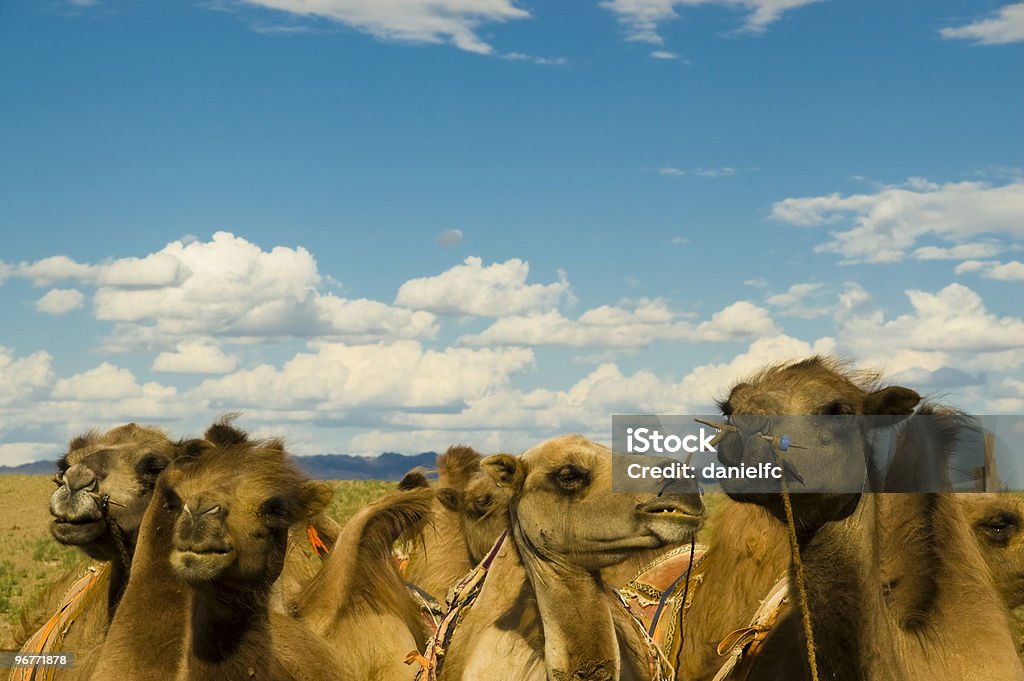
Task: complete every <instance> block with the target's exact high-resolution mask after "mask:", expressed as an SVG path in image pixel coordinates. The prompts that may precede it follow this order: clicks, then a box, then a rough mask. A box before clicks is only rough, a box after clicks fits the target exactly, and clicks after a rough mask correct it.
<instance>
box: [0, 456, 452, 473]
mask: <svg viewBox="0 0 1024 681" xmlns="http://www.w3.org/2000/svg"><path fill="white" fill-rule="evenodd" d="M295 461H296V463H298V464H299V467H300V468H302V469H303V470H304V471H305V472H306V474H307V475H309V476H310V477H312V478H316V479H318V480H401V479H402V476H403V475H405V474H406V473H408V472H409V470H410V469H412V468H415V467H416V466H423V467H425V468H433V467H434V464H435V462H436V461H437V454H436V453H435V452H423V453H422V454H411V455H406V454H396V453H395V452H384V453H383V454H381V455H380V456H351V455H349V454H320V455H318V456H297V457H295ZM55 470H57V462H56V461H33V462H32V463H25V464H22V465H20V466H0V475H2V474H4V473H20V474H22V475H37V474H41V475H49V474H51V473H53V472H54V471H55Z"/></svg>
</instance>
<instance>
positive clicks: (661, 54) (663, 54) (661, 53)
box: [651, 50, 679, 59]
mask: <svg viewBox="0 0 1024 681" xmlns="http://www.w3.org/2000/svg"><path fill="white" fill-rule="evenodd" d="M651 56H652V57H654V58H655V59H679V53H678V52H669V51H668V50H654V51H653V52H651Z"/></svg>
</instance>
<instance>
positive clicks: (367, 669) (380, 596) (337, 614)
mask: <svg viewBox="0 0 1024 681" xmlns="http://www.w3.org/2000/svg"><path fill="white" fill-rule="evenodd" d="M433 500H434V494H433V492H432V491H431V490H429V489H420V488H417V489H408V490H399V491H397V492H394V493H392V494H389V495H386V496H384V497H381V498H380V499H377V500H376V501H374V502H372V503H370V504H368V505H367V506H365V507H363V508H362V509H360V510H359V512H358V513H356V514H355V515H354V516H352V518H350V519H349V521H348V522H347V523H345V525H344V526H343V527H342V531H341V535H340V536H339V537H338V541H337V543H336V544H335V546H334V548H333V549H332V551H331V554H330V557H329V558H328V559H327V561H326V562H325V563H324V566H323V569H321V570H320V572H319V573H318V574H317V575H316V577H314V578H313V580H312V581H311V582H310V583H309V585H308V586H307V587H306V588H305V589H304V590H303V592H302V593H301V594H299V596H297V597H296V598H295V599H294V601H293V602H292V603H291V612H292V613H293V614H294V615H295V616H296V617H297V618H298V619H299V620H300V621H302V622H303V623H304V624H305V625H306V626H307V627H309V629H310V630H311V631H312V632H313V633H314V634H315V635H317V636H319V637H322V638H323V639H324V640H326V641H328V642H329V643H330V644H331V645H332V646H333V647H334V648H335V649H337V650H342V651H344V657H345V667H346V669H348V670H351V671H352V672H353V673H354V676H353V678H358V679H360V681H401V679H412V678H413V676H414V670H413V669H412V668H411V667H409V666H408V665H407V664H405V661H404V660H405V657H406V655H407V654H408V653H410V652H412V651H415V650H422V649H423V648H424V646H425V644H426V640H427V638H428V637H429V635H430V631H431V628H432V625H431V623H429V622H428V619H429V616H428V615H425V614H424V613H423V611H422V609H421V603H420V602H418V601H417V600H416V599H414V597H413V596H412V594H411V593H410V591H409V589H408V588H407V587H406V584H405V582H404V581H403V578H402V575H400V574H399V572H398V567H397V565H396V563H395V561H394V559H393V556H392V547H393V546H394V544H395V542H396V541H399V540H402V539H407V538H408V537H411V536H415V535H416V534H417V533H419V532H420V531H421V530H422V527H423V525H424V524H425V523H426V522H427V521H428V520H429V519H430V517H431V513H432V511H433V509H432V502H433Z"/></svg>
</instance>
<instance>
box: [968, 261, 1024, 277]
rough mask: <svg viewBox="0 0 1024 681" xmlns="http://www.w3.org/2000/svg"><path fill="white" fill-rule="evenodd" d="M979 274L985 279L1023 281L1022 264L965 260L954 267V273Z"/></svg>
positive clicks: (1023, 270) (1016, 262)
mask: <svg viewBox="0 0 1024 681" xmlns="http://www.w3.org/2000/svg"><path fill="white" fill-rule="evenodd" d="M964 272H980V273H981V276H983V277H985V278H986V279H998V280H1000V281H1024V263H1022V262H1020V261H1019V260H1011V261H1010V262H1007V263H1002V262H999V261H997V260H987V261H985V260H967V261H966V262H962V263H960V264H959V265H957V266H956V273H957V274H963V273H964Z"/></svg>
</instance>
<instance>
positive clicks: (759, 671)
mask: <svg viewBox="0 0 1024 681" xmlns="http://www.w3.org/2000/svg"><path fill="white" fill-rule="evenodd" d="M918 399H919V398H917V395H916V393H914V392H913V391H911V390H908V389H906V388H884V387H880V386H879V385H878V378H877V376H876V375H873V374H869V373H861V372H853V371H850V370H849V369H848V367H847V366H846V365H844V364H842V363H841V362H838V361H837V360H834V359H831V358H821V357H813V358H810V359H808V360H803V361H801V362H795V363H787V364H783V365H778V366H774V367H770V368H768V369H766V370H764V371H762V372H760V373H759V374H757V375H756V376H754V377H753V378H751V379H748V380H747V381H744V382H742V383H740V384H738V385H737V386H736V387H735V388H734V389H733V391H732V392H731V393H730V396H729V398H728V399H727V400H725V401H724V402H723V403H722V406H723V411H725V413H726V414H730V415H731V421H732V422H733V423H740V422H741V421H742V419H738V418H737V417H742V416H743V415H756V416H759V417H761V420H763V418H764V417H767V418H769V423H770V424H773V423H774V419H775V418H776V417H775V416H773V415H797V414H829V415H831V414H834V413H836V412H837V411H838V412H840V413H843V414H853V415H862V414H880V415H883V416H887V417H891V418H890V422H891V421H896V420H898V419H900V418H906V416H907V415H909V414H910V413H911V412H912V410H913V407H914V406H915V404H916V403H917V401H918ZM836 405H838V406H839V407H841V409H837V408H835V407H836ZM911 418H912V417H911ZM755 421H756V419H755ZM913 427H914V426H913V425H910V426H907V429H908V432H911V433H912V432H913V431H912V429H913ZM828 434H829V436H832V435H833V434H832V433H831V432H829V433H828ZM740 436H741V437H743V435H742V434H741V435H740ZM836 436H840V437H842V436H841V435H838V433H837V434H836ZM745 437H750V436H749V435H747V436H745ZM854 439H855V438H850V439H849V441H850V442H853V441H854ZM940 440H942V438H940ZM724 443H725V440H723V447H720V448H719V456H720V457H722V451H723V448H724ZM932 444H934V443H932ZM940 444H944V440H943V442H940ZM901 446H902V447H904V450H903V452H902V454H899V453H898V454H897V457H899V456H904V457H910V458H907V459H905V461H906V462H909V464H910V465H912V466H914V467H915V468H914V470H915V471H919V472H922V473H924V474H925V475H934V474H935V473H936V471H940V470H941V469H942V467H943V466H944V465H945V463H946V462H945V456H946V455H947V453H948V452H947V451H945V447H944V446H943V447H940V448H939V451H935V450H934V448H933V447H929V443H928V441H925V442H923V443H922V442H920V441H917V440H915V439H904V440H903V444H902V445H901ZM753 451H757V450H756V449H755V450H753ZM835 455H836V456H839V457H846V458H845V459H842V458H841V459H837V461H838V462H840V463H839V465H840V467H847V468H848V467H857V466H860V467H861V470H862V471H863V472H864V475H865V478H866V477H867V462H866V461H865V460H864V456H865V452H864V450H863V449H862V448H857V449H853V448H850V449H840V450H838V451H837V452H836V454H835ZM792 456H793V458H795V457H796V454H793V455H792ZM805 474H806V473H805ZM727 490H728V488H727ZM730 494H733V492H731V491H730ZM792 496H793V507H794V511H795V512H796V513H797V516H798V517H797V530H798V536H799V539H800V549H801V555H802V560H803V564H804V567H805V572H806V586H807V593H808V599H807V602H806V604H804V605H806V607H807V608H808V610H809V613H810V619H811V622H812V625H813V630H814V636H815V640H816V644H817V645H816V652H817V663H818V668H819V671H820V672H821V678H827V679H836V680H838V681H881V680H885V681H889V680H893V681H895V680H896V679H900V680H901V681H902V680H904V679H907V680H910V681H925V680H926V679H927V680H930V679H938V678H941V679H963V680H967V679H971V680H974V679H977V680H979V681H980V680H981V679H986V680H994V679H1007V680H1009V679H1014V680H1018V679H1021V678H1024V667H1022V666H1021V664H1020V661H1019V660H1018V659H1017V657H1016V655H1015V651H1014V647H1013V642H1012V640H1011V638H1010V635H1009V628H1008V623H1007V621H1006V619H1005V618H1004V617H1003V614H1002V613H1003V609H1002V607H1001V604H1000V603H999V600H998V596H997V592H996V588H995V586H994V585H993V583H992V578H991V575H990V573H989V570H988V568H987V566H986V565H985V563H984V561H983V560H982V558H981V554H980V551H979V549H978V546H977V544H976V542H975V541H974V540H973V538H972V536H971V533H970V530H969V527H968V525H967V523H966V521H965V519H964V516H963V512H962V509H961V506H960V504H959V503H958V502H957V500H956V498H955V496H954V495H952V494H950V493H928V494H922V493H902V494H870V493H863V494H850V493H848V492H845V491H844V492H842V493H834V494H794V495H792ZM738 498H741V499H742V500H744V501H748V502H753V503H759V504H761V505H763V506H764V507H765V508H767V509H768V510H769V511H771V512H772V514H773V515H775V517H776V518H778V517H780V509H781V502H780V501H779V500H778V499H777V498H776V497H775V496H773V495H766V494H762V495H751V494H746V493H742V494H740V495H739V497H738ZM851 500H852V502H853V505H852V506H851V503H850V502H851ZM793 579H795V577H794V578H791V582H793ZM796 586H797V585H796V583H795V582H793V583H791V593H794V594H797V593H798V589H797V588H796ZM796 601H797V603H798V605H799V604H801V601H800V599H799V597H798V598H797V599H796ZM799 613H800V610H799V609H796V608H795V609H793V611H792V612H791V615H790V616H789V617H787V618H786V619H785V620H784V621H783V622H781V623H780V625H779V627H778V628H777V630H776V631H774V632H773V634H772V636H771V637H770V638H769V639H768V643H767V644H766V647H765V652H764V653H763V654H762V656H761V658H759V664H758V665H757V667H756V668H755V671H754V676H753V678H754V679H778V678H792V679H801V678H807V677H808V666H807V656H806V653H805V652H803V651H802V650H801V649H800V648H799V647H798V648H796V649H794V648H793V647H792V644H793V642H794V641H802V638H803V636H802V628H801V626H800V620H799ZM801 645H802V644H801Z"/></svg>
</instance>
